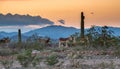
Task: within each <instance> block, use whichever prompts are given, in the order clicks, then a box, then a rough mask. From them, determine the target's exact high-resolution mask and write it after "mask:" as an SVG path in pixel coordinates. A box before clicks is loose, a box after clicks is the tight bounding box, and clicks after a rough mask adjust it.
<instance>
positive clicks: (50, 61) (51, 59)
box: [46, 55, 59, 65]
mask: <svg viewBox="0 0 120 69" xmlns="http://www.w3.org/2000/svg"><path fill="white" fill-rule="evenodd" d="M46 62H47V64H48V65H55V64H56V63H58V62H59V61H58V59H57V56H56V55H50V56H48V57H47V59H46Z"/></svg>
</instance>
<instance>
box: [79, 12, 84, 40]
mask: <svg viewBox="0 0 120 69" xmlns="http://www.w3.org/2000/svg"><path fill="white" fill-rule="evenodd" d="M84 19H85V16H84V13H83V12H81V35H80V37H81V38H82V39H84Z"/></svg>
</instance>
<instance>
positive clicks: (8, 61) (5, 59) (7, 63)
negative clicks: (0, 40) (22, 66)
mask: <svg viewBox="0 0 120 69" xmlns="http://www.w3.org/2000/svg"><path fill="white" fill-rule="evenodd" d="M0 63H1V64H2V65H3V66H4V68H5V69H10V67H12V65H13V57H12V56H2V58H1V59H0Z"/></svg>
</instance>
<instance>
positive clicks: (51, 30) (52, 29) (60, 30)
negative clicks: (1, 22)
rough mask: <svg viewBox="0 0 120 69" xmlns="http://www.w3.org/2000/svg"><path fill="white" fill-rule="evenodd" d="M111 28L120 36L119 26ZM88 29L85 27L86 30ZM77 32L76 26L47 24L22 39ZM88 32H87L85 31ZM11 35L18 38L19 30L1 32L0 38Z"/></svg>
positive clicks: (68, 34)
mask: <svg viewBox="0 0 120 69" xmlns="http://www.w3.org/2000/svg"><path fill="white" fill-rule="evenodd" d="M96 28H100V26H96ZM109 29H110V30H112V31H113V32H114V35H115V36H120V32H119V31H120V28H117V27H109ZM86 30H87V29H85V31H86ZM75 32H79V29H76V28H74V27H64V26H56V25H53V26H47V27H43V28H39V29H35V30H31V31H29V32H26V33H23V34H22V39H23V40H25V39H27V38H28V37H29V36H32V35H33V34H37V35H38V36H43V37H45V36H47V37H50V38H52V39H58V38H60V37H69V36H70V35H72V34H74V33H75ZM85 33H86V32H85ZM6 36H9V37H10V38H11V39H14V40H17V32H11V33H6V32H0V38H3V37H6Z"/></svg>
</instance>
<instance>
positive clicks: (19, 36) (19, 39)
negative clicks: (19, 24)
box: [18, 29, 21, 43]
mask: <svg viewBox="0 0 120 69" xmlns="http://www.w3.org/2000/svg"><path fill="white" fill-rule="evenodd" d="M18 43H21V30H20V29H18Z"/></svg>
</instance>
